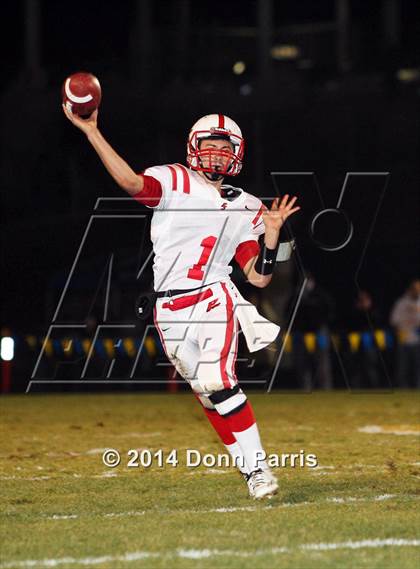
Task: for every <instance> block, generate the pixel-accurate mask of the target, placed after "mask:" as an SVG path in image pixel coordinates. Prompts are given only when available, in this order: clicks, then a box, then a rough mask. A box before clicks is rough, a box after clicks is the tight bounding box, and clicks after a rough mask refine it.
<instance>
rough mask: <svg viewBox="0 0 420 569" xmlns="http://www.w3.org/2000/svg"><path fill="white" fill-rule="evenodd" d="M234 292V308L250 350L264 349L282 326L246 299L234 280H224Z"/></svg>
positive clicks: (272, 340)
mask: <svg viewBox="0 0 420 569" xmlns="http://www.w3.org/2000/svg"><path fill="white" fill-rule="evenodd" d="M223 282H224V283H225V284H226V286H227V287H228V288H229V290H230V291H231V293H232V300H233V302H234V310H235V313H236V315H237V317H238V320H239V324H240V326H241V329H242V332H243V335H244V336H245V340H246V344H247V346H248V350H249V351H250V352H256V351H257V350H262V349H263V348H265V347H266V346H268V345H269V344H271V342H274V340H275V339H276V338H277V336H278V333H279V332H280V326H277V324H274V323H273V322H270V320H267V318H264V317H263V316H261V314H260V313H259V312H258V310H257V309H256V308H255V306H254V305H253V304H252V303H251V302H248V301H247V300H245V299H244V297H243V296H242V295H241V293H240V292H239V290H238V289H237V287H236V286H235V285H234V284H233V282H232V281H231V280H230V279H228V280H225V281H223Z"/></svg>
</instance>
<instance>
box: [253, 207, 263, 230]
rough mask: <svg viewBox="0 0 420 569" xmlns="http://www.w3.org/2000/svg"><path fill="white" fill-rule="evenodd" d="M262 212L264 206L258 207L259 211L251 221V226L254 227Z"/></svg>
mask: <svg viewBox="0 0 420 569" xmlns="http://www.w3.org/2000/svg"><path fill="white" fill-rule="evenodd" d="M263 211H264V206H263V205H262V206H261V207H260V209H259V210H258V213H257V215H256V216H255V217H254V219H253V220H252V225H256V223H257V221H258V220H259V218H260V217H261V215H262V212H263Z"/></svg>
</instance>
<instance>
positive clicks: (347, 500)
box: [46, 494, 420, 520]
mask: <svg viewBox="0 0 420 569" xmlns="http://www.w3.org/2000/svg"><path fill="white" fill-rule="evenodd" d="M400 497H404V498H409V499H410V500H418V499H420V496H417V495H411V494H406V495H404V494H380V495H378V496H368V497H356V496H347V497H344V498H341V497H335V496H330V497H328V498H325V500H323V501H320V502H307V501H305V502H284V503H283V504H276V505H275V504H269V505H267V506H262V505H252V506H238V507H235V506H231V507H229V506H228V507H221V508H211V509H209V510H166V509H160V510H138V511H136V510H133V511H129V512H110V513H108V514H102V513H101V514H93V515H97V516H99V517H104V518H123V517H131V516H144V515H145V514H159V515H162V514H169V515H171V514H230V513H235V512H260V511H263V510H279V509H282V508H299V507H302V506H319V505H320V504H353V503H355V502H357V503H360V502H383V501H385V500H392V499H394V498H400ZM89 515H92V514H89ZM79 517H85V515H84V514H80V515H79V514H63V515H61V514H54V515H52V516H46V519H47V520H69V519H76V518H79Z"/></svg>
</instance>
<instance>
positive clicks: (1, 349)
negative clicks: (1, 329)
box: [0, 336, 15, 362]
mask: <svg viewBox="0 0 420 569" xmlns="http://www.w3.org/2000/svg"><path fill="white" fill-rule="evenodd" d="M14 353H15V341H14V340H13V338H11V337H10V336H5V337H4V338H2V339H1V344H0V357H1V359H2V360H3V361H5V362H10V361H11V360H13V356H14Z"/></svg>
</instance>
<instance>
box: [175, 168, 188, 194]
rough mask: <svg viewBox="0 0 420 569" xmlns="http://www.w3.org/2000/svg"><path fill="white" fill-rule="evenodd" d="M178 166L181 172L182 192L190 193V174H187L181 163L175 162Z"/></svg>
mask: <svg viewBox="0 0 420 569" xmlns="http://www.w3.org/2000/svg"><path fill="white" fill-rule="evenodd" d="M177 166H178V168H180V170H181V172H182V182H183V183H182V190H183V192H184V194H189V193H190V176H189V174H188V169H187V168H186V167H185V166H183V165H182V164H177Z"/></svg>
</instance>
